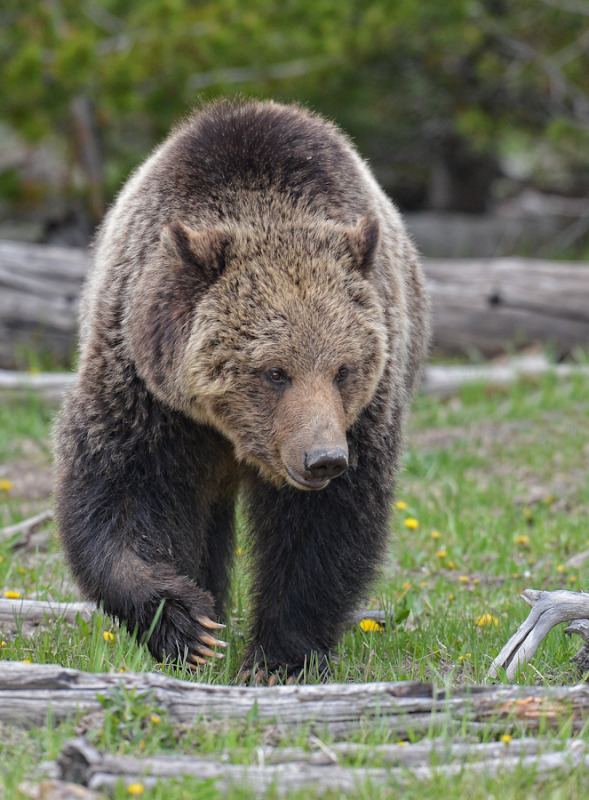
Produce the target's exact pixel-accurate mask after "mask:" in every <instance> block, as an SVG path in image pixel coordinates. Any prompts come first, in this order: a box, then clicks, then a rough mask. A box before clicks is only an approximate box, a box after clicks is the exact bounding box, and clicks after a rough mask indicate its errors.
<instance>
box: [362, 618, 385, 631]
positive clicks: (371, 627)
mask: <svg viewBox="0 0 589 800" xmlns="http://www.w3.org/2000/svg"><path fill="white" fill-rule="evenodd" d="M360 627H361V628H362V630H363V631H367V632H369V631H379V632H380V631H384V625H380V624H379V623H378V622H376V620H374V619H361V620H360Z"/></svg>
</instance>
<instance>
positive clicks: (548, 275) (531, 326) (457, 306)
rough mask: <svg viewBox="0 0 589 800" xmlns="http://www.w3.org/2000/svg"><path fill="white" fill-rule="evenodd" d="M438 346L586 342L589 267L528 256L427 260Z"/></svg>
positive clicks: (490, 352)
mask: <svg viewBox="0 0 589 800" xmlns="http://www.w3.org/2000/svg"><path fill="white" fill-rule="evenodd" d="M425 274H426V278H427V287H428V290H429V293H430V296H431V298H432V303H433V314H434V326H433V332H434V347H435V348H436V349H437V350H439V351H440V352H443V353H462V354H470V353H472V352H473V351H475V352H476V351H478V352H480V353H482V354H483V355H485V356H494V355H497V354H498V353H500V352H502V351H505V350H510V349H512V348H513V347H514V346H525V345H529V344H531V343H533V342H540V343H543V344H549V345H551V346H553V348H554V350H555V351H556V352H558V353H559V354H565V353H569V352H571V351H572V350H574V349H575V348H586V347H587V346H588V345H589V268H588V267H587V265H586V264H578V263H565V262H550V261H538V260H532V259H524V258H498V259H468V260H466V259H465V260H463V261H461V260H459V259H455V260H451V261H450V260H448V261H446V260H441V259H440V260H437V259H431V260H427V261H426V262H425Z"/></svg>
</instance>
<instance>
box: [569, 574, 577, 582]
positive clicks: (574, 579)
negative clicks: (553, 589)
mask: <svg viewBox="0 0 589 800" xmlns="http://www.w3.org/2000/svg"><path fill="white" fill-rule="evenodd" d="M576 580H577V578H576V577H575V576H574V575H571V577H570V578H569V583H575V581H576Z"/></svg>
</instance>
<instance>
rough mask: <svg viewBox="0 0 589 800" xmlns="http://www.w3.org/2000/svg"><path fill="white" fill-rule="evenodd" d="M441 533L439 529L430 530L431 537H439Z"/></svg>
mask: <svg viewBox="0 0 589 800" xmlns="http://www.w3.org/2000/svg"><path fill="white" fill-rule="evenodd" d="M441 535H442V534H441V533H440V531H432V539H439V538H440V536H441Z"/></svg>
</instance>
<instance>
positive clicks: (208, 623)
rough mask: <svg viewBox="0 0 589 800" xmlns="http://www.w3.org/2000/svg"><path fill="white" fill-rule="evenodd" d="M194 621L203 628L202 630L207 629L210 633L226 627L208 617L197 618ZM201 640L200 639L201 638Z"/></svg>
mask: <svg viewBox="0 0 589 800" xmlns="http://www.w3.org/2000/svg"><path fill="white" fill-rule="evenodd" d="M196 621H197V622H198V623H199V624H200V625H202V626H203V628H208V629H209V630H211V631H216V630H221V629H222V628H226V627H227V626H226V625H223V623H221V622H215V621H214V620H212V619H211V618H210V617H205V616H202V617H197V618H196ZM201 638H202V637H201Z"/></svg>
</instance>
